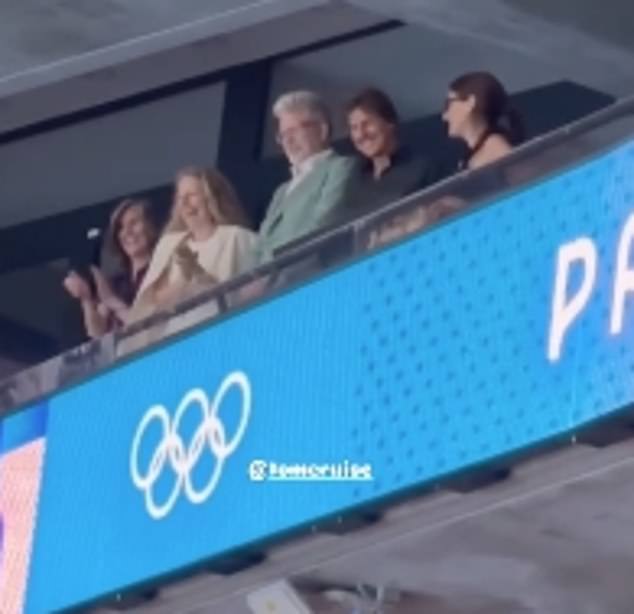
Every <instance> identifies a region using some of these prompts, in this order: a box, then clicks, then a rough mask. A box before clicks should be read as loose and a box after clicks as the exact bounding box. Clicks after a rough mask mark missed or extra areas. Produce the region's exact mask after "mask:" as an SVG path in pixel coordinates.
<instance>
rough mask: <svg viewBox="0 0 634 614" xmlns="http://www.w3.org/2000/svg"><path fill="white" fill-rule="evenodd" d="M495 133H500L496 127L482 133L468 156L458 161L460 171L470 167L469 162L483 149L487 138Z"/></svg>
mask: <svg viewBox="0 0 634 614" xmlns="http://www.w3.org/2000/svg"><path fill="white" fill-rule="evenodd" d="M494 134H500V132H499V131H497V130H495V129H494V128H487V129H486V130H485V131H484V132H483V133H482V134H481V135H480V138H479V139H478V140H477V141H476V142H475V144H474V145H473V147H470V148H469V151H468V153H467V155H466V157H464V158H462V160H460V161H459V162H458V172H460V171H464V170H465V169H467V168H469V162H471V160H472V159H473V157H474V156H475V155H476V154H477V153H478V152H479V151H480V150H481V149H482V147H484V144H485V143H486V141H487V139H488V138H489V137H490V136H492V135H494ZM501 136H502V135H501Z"/></svg>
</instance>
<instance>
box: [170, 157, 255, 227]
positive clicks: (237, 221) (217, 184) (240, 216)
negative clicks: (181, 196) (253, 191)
mask: <svg viewBox="0 0 634 614" xmlns="http://www.w3.org/2000/svg"><path fill="white" fill-rule="evenodd" d="M185 177H193V178H194V179H198V180H199V181H200V183H201V185H202V186H203V190H204V191H205V194H206V196H207V199H206V203H207V209H208V210H209V213H210V214H211V217H212V218H213V220H214V222H215V223H216V224H219V225H235V226H244V227H248V226H249V219H248V217H247V215H246V213H245V211H244V208H243V206H242V204H241V203H240V199H239V198H238V195H237V193H236V191H235V189H234V187H233V186H232V185H231V183H230V182H229V180H228V179H227V178H226V177H225V176H224V175H223V174H222V173H221V172H220V171H217V170H216V169H213V168H209V169H204V168H198V167H194V166H192V167H187V168H183V169H181V170H180V171H179V172H178V173H177V175H176V181H175V185H176V189H178V183H179V181H180V180H181V179H183V178H185ZM177 209H178V208H177V204H176V198H174V205H173V206H172V214H171V217H170V220H169V222H168V224H167V227H166V228H165V232H182V231H184V230H186V229H187V228H186V226H185V223H184V222H183V220H182V219H181V217H180V214H179V213H178V210H177Z"/></svg>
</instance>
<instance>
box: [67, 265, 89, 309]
mask: <svg viewBox="0 0 634 614" xmlns="http://www.w3.org/2000/svg"><path fill="white" fill-rule="evenodd" d="M63 285H64V288H65V289H66V292H68V294H70V295H71V296H72V297H73V298H75V299H77V300H78V301H82V302H84V301H90V300H92V291H91V289H90V285H89V284H88V282H87V281H86V280H85V279H84V278H83V277H82V276H81V275H79V274H78V273H77V272H76V271H71V272H70V273H68V275H66V277H65V278H64V281H63Z"/></svg>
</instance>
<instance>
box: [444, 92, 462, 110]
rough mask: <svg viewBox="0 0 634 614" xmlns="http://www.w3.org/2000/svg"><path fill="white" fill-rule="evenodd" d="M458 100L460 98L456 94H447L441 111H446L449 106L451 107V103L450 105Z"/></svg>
mask: <svg viewBox="0 0 634 614" xmlns="http://www.w3.org/2000/svg"><path fill="white" fill-rule="evenodd" d="M458 100H460V98H459V97H458V96H456V95H453V96H451V95H449V96H447V98H446V99H445V104H444V105H443V111H445V112H446V111H449V107H451V105H452V104H453V103H454V102H456V101H458Z"/></svg>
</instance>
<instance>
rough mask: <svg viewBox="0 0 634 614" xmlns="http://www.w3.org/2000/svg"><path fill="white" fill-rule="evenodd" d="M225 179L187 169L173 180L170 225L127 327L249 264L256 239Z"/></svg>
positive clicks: (218, 174) (235, 272) (210, 285)
mask: <svg viewBox="0 0 634 614" xmlns="http://www.w3.org/2000/svg"><path fill="white" fill-rule="evenodd" d="M245 226H246V216H245V214H244V211H243V209H242V206H241V205H240V203H239V201H238V197H237V195H236V193H235V191H234V189H233V187H232V186H231V184H230V183H229V182H228V181H227V179H225V177H224V176H223V175H222V174H221V173H219V172H218V171H216V170H213V169H209V170H203V169H198V168H187V169H184V170H182V171H180V172H179V173H178V175H177V177H176V191H175V197H174V205H173V209H172V216H171V220H170V221H169V223H168V225H167V227H166V229H165V231H164V233H163V236H162V237H161V239H160V240H159V242H158V245H157V246H156V249H155V250H154V254H153V256H152V261H151V263H150V267H149V269H148V272H147V273H146V275H145V278H144V280H143V284H142V285H141V287H140V289H139V292H138V294H137V297H136V300H135V301H134V304H133V305H132V309H131V315H130V319H129V320H128V323H130V322H134V321H138V320H139V319H142V318H144V317H147V316H150V315H152V314H153V313H156V312H157V311H161V310H163V309H169V308H171V307H173V306H174V305H175V304H177V303H178V302H180V301H182V300H184V299H187V298H189V297H191V296H194V295H195V294H197V293H199V292H201V291H202V290H205V289H207V288H210V287H212V286H213V285H215V284H217V283H220V282H223V281H226V280H228V279H230V278H231V277H232V276H233V275H235V274H237V273H238V272H240V271H241V270H242V269H243V267H244V264H245V262H248V261H249V258H250V255H251V252H252V250H253V247H254V244H255V240H256V235H255V233H253V232H251V231H250V230H248V229H247V228H246V227H245Z"/></svg>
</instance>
